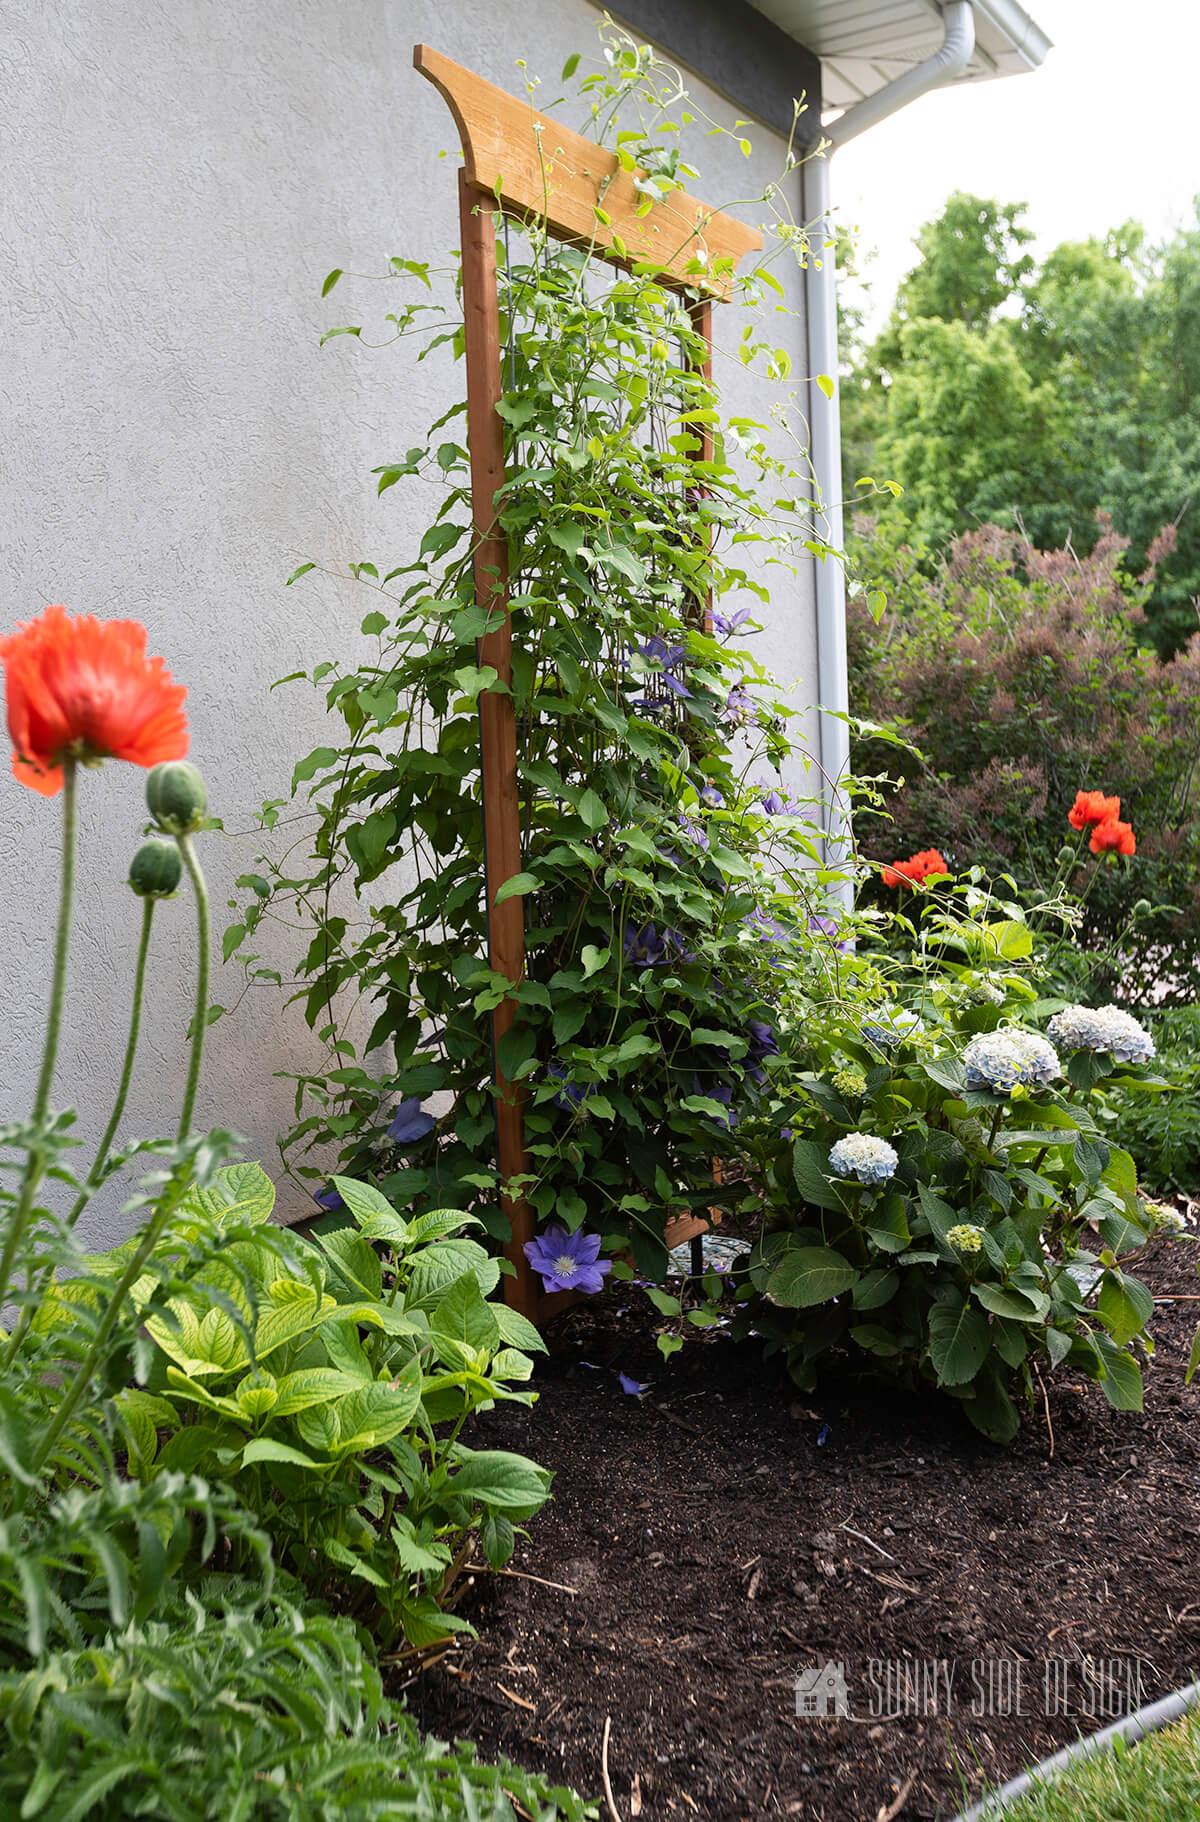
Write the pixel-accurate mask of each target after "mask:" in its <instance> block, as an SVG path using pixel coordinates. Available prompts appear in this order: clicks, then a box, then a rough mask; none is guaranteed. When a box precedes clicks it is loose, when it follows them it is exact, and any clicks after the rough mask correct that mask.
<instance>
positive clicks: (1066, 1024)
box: [1049, 1006, 1154, 1063]
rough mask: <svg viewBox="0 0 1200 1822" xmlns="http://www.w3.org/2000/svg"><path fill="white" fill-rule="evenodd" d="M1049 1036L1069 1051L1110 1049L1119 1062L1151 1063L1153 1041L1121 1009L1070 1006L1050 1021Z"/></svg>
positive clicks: (1134, 1020)
mask: <svg viewBox="0 0 1200 1822" xmlns="http://www.w3.org/2000/svg"><path fill="white" fill-rule="evenodd" d="M1049 1031H1050V1036H1051V1037H1052V1038H1053V1039H1054V1041H1055V1043H1056V1044H1061V1045H1062V1046H1063V1047H1064V1049H1066V1050H1107V1051H1110V1052H1111V1053H1112V1055H1113V1056H1114V1057H1115V1058H1116V1060H1117V1062H1118V1063H1148V1062H1149V1061H1150V1060H1151V1058H1152V1057H1153V1056H1154V1039H1153V1038H1152V1037H1151V1036H1150V1033H1149V1032H1148V1031H1147V1030H1146V1028H1145V1026H1144V1025H1139V1024H1138V1022H1137V1020H1136V1019H1135V1018H1133V1017H1132V1016H1131V1015H1130V1014H1129V1013H1128V1012H1122V1011H1121V1008H1120V1007H1119V1006H1101V1007H1099V1008H1098V1009H1096V1010H1095V1011H1093V1009H1092V1008H1091V1007H1090V1006H1068V1007H1066V1008H1065V1010H1064V1011H1062V1012H1056V1013H1055V1015H1054V1017H1053V1018H1052V1019H1051V1020H1050V1025H1049Z"/></svg>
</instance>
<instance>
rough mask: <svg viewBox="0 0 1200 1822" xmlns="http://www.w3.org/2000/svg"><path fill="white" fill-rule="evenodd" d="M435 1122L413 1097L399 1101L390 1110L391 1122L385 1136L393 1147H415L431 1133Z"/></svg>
mask: <svg viewBox="0 0 1200 1822" xmlns="http://www.w3.org/2000/svg"><path fill="white" fill-rule="evenodd" d="M436 1125H437V1121H436V1120H435V1119H434V1117H433V1115H432V1114H431V1113H426V1112H425V1109H424V1108H423V1107H422V1105H421V1103H420V1101H418V1100H417V1099H416V1098H415V1097H413V1098H412V1099H410V1100H407V1101H400V1102H399V1103H398V1104H397V1106H396V1107H394V1108H393V1110H392V1118H391V1122H390V1124H389V1126H388V1129H387V1136H388V1138H389V1139H390V1140H391V1141H392V1144H393V1145H415V1144H416V1143H417V1140H418V1139H423V1138H424V1137H425V1135H426V1134H427V1133H431V1132H432V1131H433V1129H434V1127H435V1126H436Z"/></svg>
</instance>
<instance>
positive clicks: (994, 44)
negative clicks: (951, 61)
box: [752, 0, 1051, 110]
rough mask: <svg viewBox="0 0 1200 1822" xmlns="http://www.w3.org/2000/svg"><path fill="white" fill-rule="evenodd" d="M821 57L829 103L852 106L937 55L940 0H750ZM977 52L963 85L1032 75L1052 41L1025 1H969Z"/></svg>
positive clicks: (973, 56) (940, 18)
mask: <svg viewBox="0 0 1200 1822" xmlns="http://www.w3.org/2000/svg"><path fill="white" fill-rule="evenodd" d="M752 4H753V5H754V6H756V7H757V9H758V11H759V12H761V13H765V14H766V15H767V17H768V18H770V19H773V20H774V21H775V23H776V24H777V25H779V26H781V27H782V28H783V30H784V31H786V32H787V33H788V34H789V36H790V37H792V38H794V39H796V41H797V43H799V44H802V45H804V46H805V47H806V49H808V50H810V51H812V52H813V53H814V54H815V55H816V56H817V57H819V58H820V59H821V64H822V78H823V81H822V86H823V91H824V102H825V106H826V107H827V108H830V109H834V110H836V109H840V108H847V107H852V106H853V105H854V103H855V102H857V101H862V100H864V99H865V98H866V97H867V96H870V95H874V94H876V93H878V91H879V90H880V89H882V88H884V87H886V86H887V84H888V83H889V82H893V81H894V80H895V79H896V77H897V76H899V75H901V74H902V73H903V72H904V71H905V70H908V69H911V68H912V67H913V65H914V64H916V63H919V62H921V60H922V59H923V58H925V57H927V56H928V55H929V54H930V53H931V52H932V51H935V50H936V49H937V47H938V45H939V43H940V42H941V38H942V31H943V25H942V14H941V8H940V6H939V5H938V4H937V0H752ZM972 4H973V7H974V13H975V50H974V54H973V55H972V57H971V60H970V62H969V63H968V65H967V67H966V69H965V70H964V71H963V73H962V75H960V76H958V77H957V78H956V79H955V80H957V81H959V82H969V81H987V80H989V79H991V78H995V77H1000V76H1019V75H1024V74H1026V73H1027V72H1029V71H1030V70H1035V69H1036V68H1037V67H1038V65H1039V64H1040V63H1042V62H1043V61H1044V59H1045V58H1046V56H1047V55H1048V53H1049V51H1050V49H1051V40H1050V38H1049V37H1048V35H1047V34H1046V33H1045V32H1044V31H1043V30H1042V28H1041V26H1040V25H1038V23H1037V21H1036V20H1035V19H1033V18H1032V17H1031V15H1030V14H1029V12H1028V11H1027V10H1026V8H1025V7H1024V6H1023V5H1021V4H1020V0H972Z"/></svg>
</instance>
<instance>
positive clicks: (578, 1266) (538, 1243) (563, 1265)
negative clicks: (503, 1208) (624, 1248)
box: [523, 1222, 612, 1297]
mask: <svg viewBox="0 0 1200 1822" xmlns="http://www.w3.org/2000/svg"><path fill="white" fill-rule="evenodd" d="M523 1250H524V1253H525V1257H526V1258H527V1259H528V1261H529V1263H530V1265H532V1267H533V1269H534V1271H535V1272H537V1273H538V1274H539V1276H540V1278H541V1280H542V1284H543V1285H544V1287H545V1289H546V1290H548V1291H583V1292H584V1293H585V1294H586V1295H587V1296H589V1297H590V1296H594V1295H595V1293H596V1292H597V1291H598V1290H601V1289H602V1288H603V1285H604V1280H605V1278H606V1277H607V1275H608V1273H609V1272H611V1270H612V1260H611V1259H602V1258H601V1257H600V1236H599V1234H585V1233H578V1234H569V1233H568V1232H567V1230H566V1228H565V1227H563V1226H562V1224H561V1223H559V1222H555V1223H554V1224H553V1225H552V1226H551V1227H548V1228H546V1230H545V1232H544V1233H540V1234H539V1235H538V1237H537V1239H536V1240H527V1241H526V1242H525V1246H524V1249H523Z"/></svg>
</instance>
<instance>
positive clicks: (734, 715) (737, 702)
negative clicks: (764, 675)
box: [725, 678, 758, 728]
mask: <svg viewBox="0 0 1200 1822" xmlns="http://www.w3.org/2000/svg"><path fill="white" fill-rule="evenodd" d="M725 713H726V715H727V716H728V717H729V719H730V720H731V721H732V723H733V725H734V727H738V728H748V727H753V725H754V723H755V721H756V720H757V719H758V716H757V713H756V711H755V707H754V703H753V700H752V699H751V697H750V695H749V692H748V691H747V689H746V685H745V679H744V678H743V680H742V681H741V682H740V683H735V684H734V686H733V688H732V689H731V690H730V692H729V694H728V696H726V698H725Z"/></svg>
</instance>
